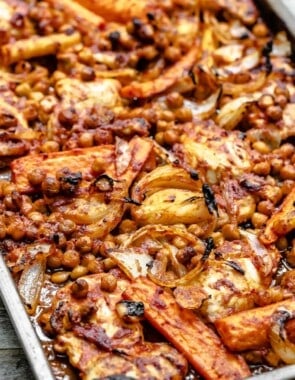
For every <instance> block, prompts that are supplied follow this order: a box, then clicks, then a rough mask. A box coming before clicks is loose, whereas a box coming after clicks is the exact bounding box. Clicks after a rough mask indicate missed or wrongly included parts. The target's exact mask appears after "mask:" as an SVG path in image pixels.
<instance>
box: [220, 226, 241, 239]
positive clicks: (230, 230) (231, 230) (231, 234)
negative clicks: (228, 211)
mask: <svg viewBox="0 0 295 380" xmlns="http://www.w3.org/2000/svg"><path fill="white" fill-rule="evenodd" d="M222 235H223V237H224V238H225V239H226V240H237V239H239V238H240V232H239V229H238V228H237V226H236V225H234V224H225V225H224V226H223V227H222Z"/></svg>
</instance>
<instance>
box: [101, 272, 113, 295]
mask: <svg viewBox="0 0 295 380" xmlns="http://www.w3.org/2000/svg"><path fill="white" fill-rule="evenodd" d="M116 287H117V279H116V277H115V276H113V275H112V274H110V273H106V274H103V275H102V277H101V284H100V288H101V290H103V291H105V292H108V293H112V292H113V291H114V290H115V289H116Z"/></svg>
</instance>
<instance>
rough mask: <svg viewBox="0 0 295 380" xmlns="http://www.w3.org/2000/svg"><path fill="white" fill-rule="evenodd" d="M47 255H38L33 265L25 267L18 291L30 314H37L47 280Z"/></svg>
mask: <svg viewBox="0 0 295 380" xmlns="http://www.w3.org/2000/svg"><path fill="white" fill-rule="evenodd" d="M45 268H46V255H44V254H42V253H38V254H37V255H36V256H35V257H34V259H33V260H32V262H31V263H29V264H27V265H26V266H25V269H24V270H23V272H22V274H21V277H20V280H19V283H18V290H19V293H20V296H21V298H22V300H23V302H24V305H25V307H26V310H27V312H28V314H30V315H32V314H34V313H35V311H36V308H37V306H38V304H39V297H40V292H41V289H42V287H43V283H44V280H45Z"/></svg>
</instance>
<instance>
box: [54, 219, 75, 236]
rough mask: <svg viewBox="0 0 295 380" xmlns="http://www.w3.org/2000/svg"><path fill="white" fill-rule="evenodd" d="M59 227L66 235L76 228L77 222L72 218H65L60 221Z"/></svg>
mask: <svg viewBox="0 0 295 380" xmlns="http://www.w3.org/2000/svg"><path fill="white" fill-rule="evenodd" d="M58 229H59V231H60V232H63V233H64V234H66V235H70V234H72V233H73V232H74V231H75V230H76V223H75V222H73V221H72V220H71V219H64V220H63V221H62V222H60V223H59V226H58Z"/></svg>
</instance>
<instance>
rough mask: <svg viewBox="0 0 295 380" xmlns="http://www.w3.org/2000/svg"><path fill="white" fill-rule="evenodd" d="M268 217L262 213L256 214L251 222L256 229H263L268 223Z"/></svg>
mask: <svg viewBox="0 0 295 380" xmlns="http://www.w3.org/2000/svg"><path fill="white" fill-rule="evenodd" d="M267 219H268V217H267V216H266V215H264V214H261V213H260V212H254V213H253V215H252V218H251V222H252V224H253V226H254V227H255V228H261V227H262V226H264V225H265V224H266V222H267Z"/></svg>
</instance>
